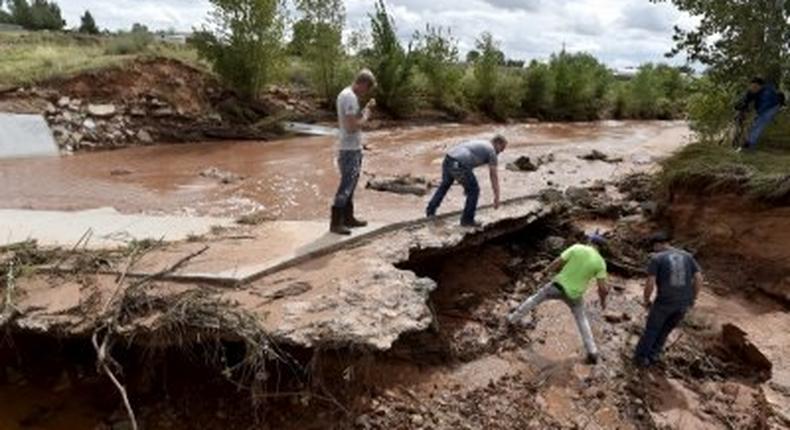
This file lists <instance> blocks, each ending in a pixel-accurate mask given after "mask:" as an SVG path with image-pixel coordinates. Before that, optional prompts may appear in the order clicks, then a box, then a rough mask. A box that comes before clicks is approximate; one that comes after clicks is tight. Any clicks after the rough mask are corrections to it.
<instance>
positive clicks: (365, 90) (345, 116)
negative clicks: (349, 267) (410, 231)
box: [329, 69, 376, 235]
mask: <svg viewBox="0 0 790 430" xmlns="http://www.w3.org/2000/svg"><path fill="white" fill-rule="evenodd" d="M375 87H376V78H375V77H374V76H373V73H371V72H370V70H367V69H364V70H362V71H361V72H359V74H357V77H356V79H354V83H353V84H351V86H349V87H346V88H345V89H344V90H343V91H341V92H340V94H339V95H338V96H337V121H338V124H339V126H340V143H339V147H338V157H337V164H338V167H339V168H340V185H339V186H338V189H337V193H336V194H335V201H334V203H333V204H332V218H331V222H330V225H329V230H330V231H331V232H332V233H337V234H343V235H349V234H351V230H350V228H354V227H364V226H366V225H367V222H365V221H361V220H358V219H356V218H355V217H354V190H355V189H356V188H357V182H359V175H360V172H361V170H362V125H363V124H365V123H366V122H367V121H368V118H370V109H371V108H372V107H373V106H374V105H375V100H374V99H371V100H370V102H369V103H368V104H367V106H365V108H364V109H362V110H361V111H360V109H359V98H360V97H364V96H366V95H367V94H369V93H370V92H371V91H373V89H374V88H375Z"/></svg>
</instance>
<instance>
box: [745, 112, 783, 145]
mask: <svg viewBox="0 0 790 430" xmlns="http://www.w3.org/2000/svg"><path fill="white" fill-rule="evenodd" d="M780 109H781V106H777V107H775V108H773V109H771V110H769V111H766V112H764V113H763V114H762V115H760V116H758V117H757V118H755V120H754V124H753V125H752V130H751V131H750V132H749V139H748V141H747V146H748V147H749V148H751V149H754V147H755V146H757V142H758V141H759V140H760V136H762V135H763V132H764V131H765V129H766V128H767V127H768V126H769V125H771V122H773V120H774V118H775V117H776V115H777V114H778V113H779V110H780Z"/></svg>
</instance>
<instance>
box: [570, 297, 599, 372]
mask: <svg viewBox="0 0 790 430" xmlns="http://www.w3.org/2000/svg"><path fill="white" fill-rule="evenodd" d="M568 306H570V308H571V311H573V317H574V318H575V319H576V326H577V327H578V328H579V334H580V335H581V337H582V343H584V349H585V350H586V351H587V358H588V359H589V360H591V361H594V362H597V360H598V347H597V346H596V345H595V339H594V338H593V334H592V329H591V328H590V321H589V320H588V319H587V311H586V310H585V309H584V300H579V301H576V302H568Z"/></svg>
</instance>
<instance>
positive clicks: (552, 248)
mask: <svg viewBox="0 0 790 430" xmlns="http://www.w3.org/2000/svg"><path fill="white" fill-rule="evenodd" d="M544 245H545V246H546V249H547V250H548V251H549V252H551V253H552V254H558V253H560V252H562V250H563V249H565V239H563V238H561V237H559V236H549V237H547V238H546V240H545V241H544Z"/></svg>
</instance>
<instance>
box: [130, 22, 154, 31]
mask: <svg viewBox="0 0 790 430" xmlns="http://www.w3.org/2000/svg"><path fill="white" fill-rule="evenodd" d="M132 33H150V31H149V30H148V26H146V25H143V24H140V23H139V22H135V23H134V24H132Z"/></svg>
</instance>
